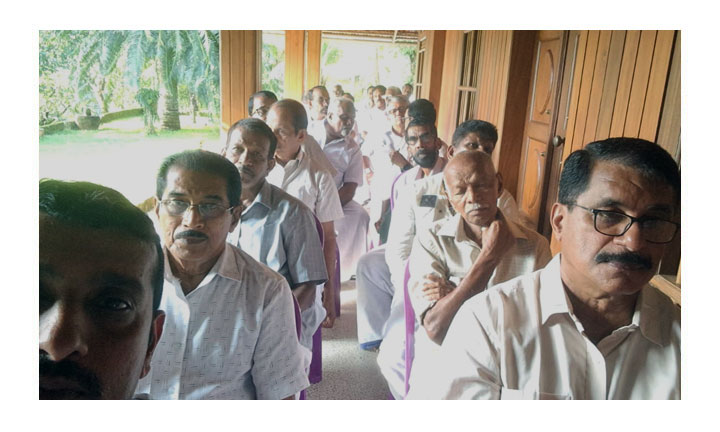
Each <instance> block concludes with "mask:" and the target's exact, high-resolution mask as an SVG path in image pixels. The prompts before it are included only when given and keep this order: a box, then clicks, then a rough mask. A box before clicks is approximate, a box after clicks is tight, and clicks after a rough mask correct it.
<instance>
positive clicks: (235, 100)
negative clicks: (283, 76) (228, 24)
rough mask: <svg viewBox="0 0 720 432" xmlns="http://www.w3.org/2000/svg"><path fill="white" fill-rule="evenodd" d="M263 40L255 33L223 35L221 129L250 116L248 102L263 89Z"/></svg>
mask: <svg viewBox="0 0 720 432" xmlns="http://www.w3.org/2000/svg"><path fill="white" fill-rule="evenodd" d="M260 40H261V33H260V32H259V31H255V30H223V31H221V32H220V92H221V101H222V102H221V107H222V114H221V118H222V130H223V131H227V129H228V128H229V127H230V125H232V124H233V123H234V122H236V121H238V120H240V119H243V118H245V117H247V100H248V98H249V97H250V95H251V94H253V93H255V92H256V91H257V90H258V89H259V87H260Z"/></svg>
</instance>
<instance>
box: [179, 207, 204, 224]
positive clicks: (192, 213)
mask: <svg viewBox="0 0 720 432" xmlns="http://www.w3.org/2000/svg"><path fill="white" fill-rule="evenodd" d="M202 224H203V218H202V216H201V215H200V209H199V208H198V207H197V206H190V207H188V208H187V210H185V213H183V225H185V226H187V227H198V226H202Z"/></svg>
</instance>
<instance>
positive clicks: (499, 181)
mask: <svg viewBox="0 0 720 432" xmlns="http://www.w3.org/2000/svg"><path fill="white" fill-rule="evenodd" d="M495 178H496V179H497V184H498V188H497V193H498V197H499V196H500V195H502V191H503V179H502V174H500V173H496V174H495Z"/></svg>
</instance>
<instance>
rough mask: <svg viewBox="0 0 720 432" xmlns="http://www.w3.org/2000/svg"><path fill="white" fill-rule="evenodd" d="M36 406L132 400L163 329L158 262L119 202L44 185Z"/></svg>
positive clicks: (149, 235) (91, 190) (153, 241)
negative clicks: (49, 401)
mask: <svg viewBox="0 0 720 432" xmlns="http://www.w3.org/2000/svg"><path fill="white" fill-rule="evenodd" d="M39 204H40V215H39V217H40V255H39V262H40V277H39V280H40V294H39V303H40V325H39V328H40V337H39V345H40V399H130V398H132V396H133V393H134V391H135V386H136V385H137V382H138V379H139V378H140V377H143V376H145V375H146V374H147V373H148V371H149V370H150V359H151V357H152V355H153V350H154V349H155V347H156V345H157V342H158V340H159V339H160V335H161V333H162V329H163V321H164V319H165V314H164V313H163V311H162V310H160V309H159V306H160V297H161V296H162V284H163V282H162V277H163V255H162V249H161V247H160V240H159V239H158V236H157V234H156V233H155V229H154V228H153V224H152V222H151V221H150V219H149V218H148V217H147V216H145V214H143V212H142V211H141V210H140V209H138V208H137V207H135V206H134V205H132V204H131V203H130V202H129V201H128V200H127V199H126V198H125V197H124V196H122V195H121V194H120V193H119V192H117V191H115V190H113V189H110V188H107V187H104V186H99V185H95V184H92V183H86V182H63V181H58V180H50V179H46V180H42V181H41V182H40V193H39Z"/></svg>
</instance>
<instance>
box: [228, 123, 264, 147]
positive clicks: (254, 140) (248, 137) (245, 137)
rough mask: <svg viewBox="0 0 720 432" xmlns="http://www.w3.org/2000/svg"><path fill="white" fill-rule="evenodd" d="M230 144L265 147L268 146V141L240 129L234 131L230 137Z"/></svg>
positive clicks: (255, 133) (254, 133)
mask: <svg viewBox="0 0 720 432" xmlns="http://www.w3.org/2000/svg"><path fill="white" fill-rule="evenodd" d="M230 144H233V145H239V144H243V145H246V146H248V145H250V146H265V147H267V146H269V145H270V140H269V139H268V138H267V137H265V136H264V135H262V134H259V133H257V132H253V131H251V130H248V129H247V128H244V127H240V128H237V129H235V130H234V131H233V133H232V134H231V135H230Z"/></svg>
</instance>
